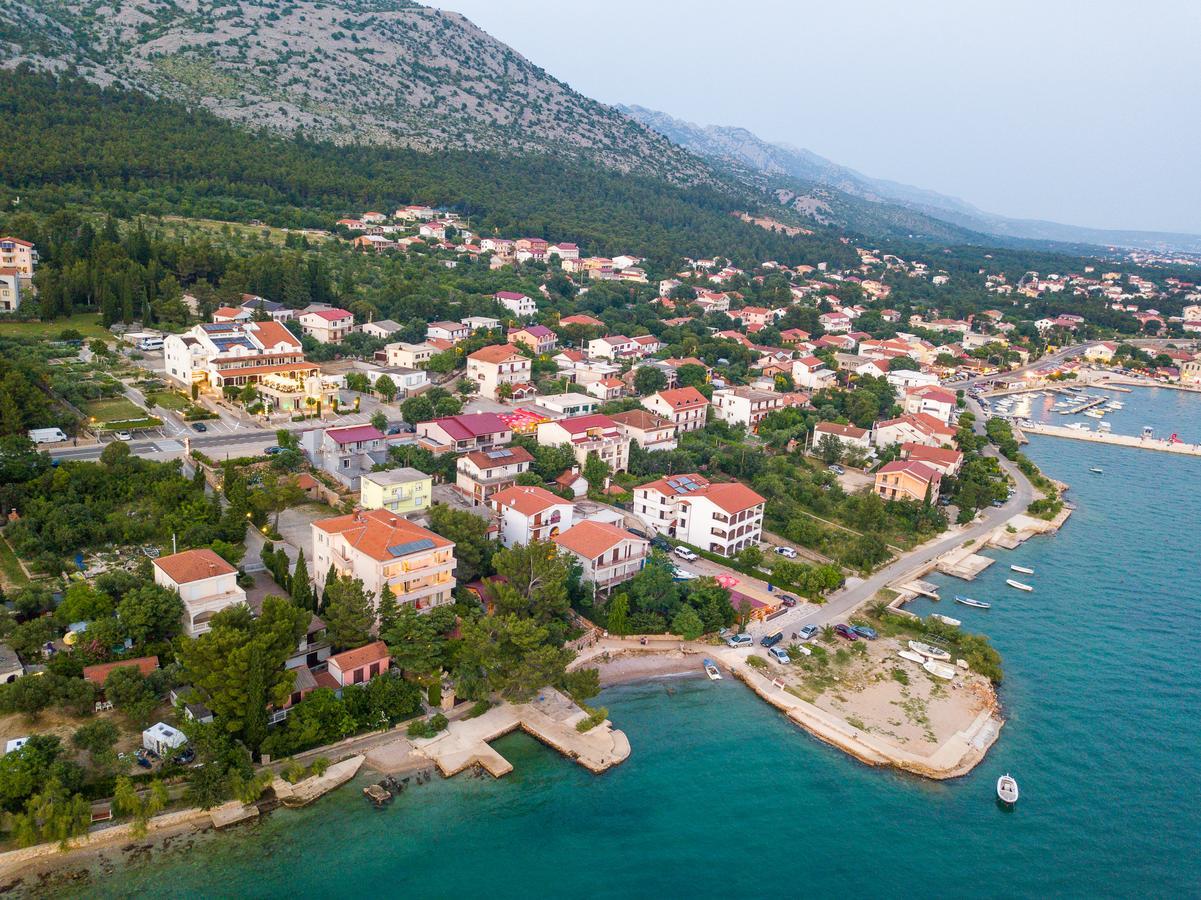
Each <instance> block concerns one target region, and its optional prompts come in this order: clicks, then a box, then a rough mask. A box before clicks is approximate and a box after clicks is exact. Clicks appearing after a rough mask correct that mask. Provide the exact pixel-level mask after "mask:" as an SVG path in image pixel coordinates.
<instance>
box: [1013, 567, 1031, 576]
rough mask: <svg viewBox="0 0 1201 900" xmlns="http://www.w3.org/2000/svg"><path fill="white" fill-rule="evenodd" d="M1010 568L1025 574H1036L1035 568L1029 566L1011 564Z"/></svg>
mask: <svg viewBox="0 0 1201 900" xmlns="http://www.w3.org/2000/svg"><path fill="white" fill-rule="evenodd" d="M1009 568H1011V569H1012V570H1013V571H1015V572H1021V573H1022V574H1023V575H1033V574H1034V570H1033V569H1031V568H1029V567H1028V566H1010V567H1009Z"/></svg>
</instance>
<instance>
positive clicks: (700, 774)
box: [86, 391, 1201, 898]
mask: <svg viewBox="0 0 1201 900" xmlns="http://www.w3.org/2000/svg"><path fill="white" fill-rule="evenodd" d="M1165 395H1166V396H1165ZM1179 399H1180V395H1178V394H1174V393H1171V392H1167V391H1159V392H1145V393H1143V394H1141V395H1140V397H1139V399H1138V401H1137V402H1138V404H1139V406H1140V407H1142V408H1141V409H1140V410H1133V409H1132V407H1134V405H1135V403H1134V402H1131V404H1130V406H1129V407H1128V410H1131V412H1132V414H1135V413H1138V414H1137V415H1135V418H1137V419H1138V421H1139V422H1142V421H1143V420H1147V421H1148V422H1150V421H1152V420H1153V419H1154V420H1156V421H1158V418H1155V417H1161V418H1163V419H1165V420H1166V419H1167V418H1168V417H1169V416H1172V417H1177V418H1179V419H1180V424H1179V425H1178V426H1176V427H1178V428H1179V429H1181V430H1183V429H1185V428H1186V426H1187V428H1188V429H1189V430H1190V431H1191V433H1193V434H1197V433H1201V428H1198V425H1199V424H1201V398H1188V399H1189V400H1191V401H1192V402H1191V404H1190V405H1188V406H1187V407H1180V408H1177V407H1176V406H1175V404H1177V403H1178V401H1179ZM1160 403H1166V404H1170V405H1171V408H1170V409H1159V408H1157V405H1158V404H1160ZM1115 428H1116V426H1115ZM1029 452H1030V454H1031V456H1032V457H1033V458H1034V459H1035V460H1037V461H1038V462H1039V463H1040V464H1041V465H1042V466H1043V467H1044V468H1045V469H1046V470H1047V471H1048V473H1049V474H1052V475H1054V476H1055V477H1058V478H1060V479H1062V480H1065V481H1067V482H1069V483H1070V484H1071V485H1072V490H1071V493H1070V495H1069V496H1070V497H1071V499H1073V500H1074V501H1075V502H1076V503H1077V505H1078V507H1079V508H1078V510H1077V512H1076V513H1075V514H1074V515H1073V516H1072V518H1071V519H1070V520H1069V522H1068V524H1067V525H1066V526H1065V527H1064V529H1063V530H1062V531H1061V532H1060V533H1059V534H1058V535H1057V536H1055V537H1053V538H1038V539H1035V540H1033V541H1031V542H1029V543H1027V544H1026V545H1024V546H1023V547H1022V548H1020V549H1018V550H1017V551H1015V552H1013V553H1006V552H1003V551H989V553H990V555H994V556H995V557H996V558H997V560H998V562H997V563H996V564H995V565H994V566H992V567H991V568H990V569H989V570H988V571H986V572H985V573H984V574H983V575H982V576H981V577H980V578H979V579H977V580H976V581H975V582H973V583H972V584H970V585H965V584H964V583H962V582H957V581H954V580H953V579H942V584H943V586H944V593H945V595H946V596H947V597H948V599H947V600H943V601H942V602H941V603H939V604H934V603H933V602H930V601H924V602H923V603H922V604H920V605H917V606H915V607H914V609H915V610H916V611H918V612H922V613H925V612H929V611H931V610H933V609H935V608H939V609H940V610H941V611H942V612H944V613H946V614H949V615H953V616H955V617H957V618H961V619H963V620H964V622H965V625H967V626H969V627H972V628H974V629H977V630H980V631H983V632H986V633H987V634H989V635H990V636H991V637H992V638H993V640H994V641H995V643H996V644H997V646H998V647H999V648H1000V650H1001V651H1002V653H1003V655H1004V658H1005V667H1006V675H1007V677H1006V680H1005V683H1004V685H1003V686H1002V689H1001V697H1002V702H1003V703H1004V706H1005V714H1006V718H1007V724H1006V726H1005V728H1004V729H1003V731H1002V734H1001V738H1000V741H999V742H998V743H997V744H996V746H995V747H994V748H993V750H992V752H991V753H990V754H989V757H988V758H987V759H986V760H985V761H984V763H983V764H982V765H981V766H979V767H978V768H977V770H976V771H975V772H974V773H972V774H971V775H969V776H968V777H966V778H963V779H960V780H958V781H955V782H952V783H930V782H927V781H923V780H921V779H918V778H914V777H909V776H905V775H901V774H897V773H893V772H889V771H883V770H875V769H869V768H868V767H866V766H863V765H861V764H859V763H857V762H855V761H853V760H850V759H848V758H847V757H845V756H843V755H842V754H841V753H839V752H837V751H835V750H832V749H830V748H828V747H826V746H825V745H823V744H821V743H819V742H817V741H815V740H813V739H812V738H810V737H808V736H807V735H806V734H804V733H803V732H801V731H800V730H798V729H797V728H796V727H794V726H793V725H791V724H790V723H789V722H787V721H786V720H785V719H783V718H782V717H781V716H780V715H779V714H777V713H776V712H775V711H774V710H772V709H771V708H769V707H767V706H766V705H765V704H763V703H762V702H760V701H759V700H757V699H756V698H755V697H754V696H753V695H751V694H750V693H749V692H748V691H747V690H746V689H745V688H743V687H742V686H741V685H739V684H737V683H736V682H734V681H733V680H730V679H727V680H725V681H722V682H720V683H716V684H715V683H710V682H708V681H705V680H702V679H697V678H683V679H671V680H661V681H657V682H651V683H645V684H640V685H632V686H624V687H620V688H614V689H611V690H609V691H606V692H605V694H604V695H603V697H602V698H601V702H602V703H604V704H605V705H606V706H608V707H609V709H610V712H611V714H612V717H613V719H614V721H615V722H617V724H618V726H619V727H621V728H623V729H624V730H625V731H626V732H627V733H628V734H629V735H630V739H631V743H632V745H633V750H634V752H633V755H632V756H631V757H630V759H629V760H628V761H627V762H626V764H624V765H622V766H620V767H618V768H617V769H615V770H613V771H611V772H609V773H607V774H605V775H603V776H600V777H594V776H592V775H589V774H588V773H586V772H585V771H583V770H582V769H581V768H579V767H578V766H576V765H575V764H573V763H570V762H567V761H565V760H563V759H561V758H560V757H559V756H557V755H556V754H554V753H552V752H551V751H549V750H546V749H545V748H543V747H541V746H540V745H539V744H537V743H535V742H534V741H533V740H532V739H530V738H528V737H525V736H523V735H513V736H510V737H508V738H505V739H503V740H502V741H500V742H498V744H497V747H498V749H499V750H500V751H501V752H502V753H503V754H504V755H505V756H506V757H508V758H509V759H510V760H511V761H512V762H513V764H514V766H515V767H516V770H515V772H514V773H513V774H511V775H509V776H507V777H505V778H503V779H501V780H499V781H493V780H492V779H472V778H465V777H459V778H455V779H452V780H450V781H435V782H433V783H431V784H429V785H425V786H422V787H420V788H416V789H413V790H410V791H408V792H406V793H405V794H404V795H403V796H402V797H401V798H400V800H398V802H396V803H394V804H393V805H392V806H391V807H389V808H387V809H385V810H382V811H375V810H372V809H370V808H368V806H367V805H366V801H365V800H364V799H363V798H362V796H361V795H360V794H359V793H358V791H357V790H353V789H349V788H348V789H344V790H342V791H340V792H338V793H337V794H335V795H333V796H331V797H328V798H326V799H324V800H322V801H321V802H320V803H318V804H316V805H315V806H314V807H312V808H309V809H306V810H302V811H299V812H294V813H293V812H281V813H277V814H275V815H272V816H270V817H269V818H267V819H266V821H263V822H261V823H258V824H256V825H253V826H250V827H248V828H242V829H237V830H235V831H233V832H230V833H226V834H220V835H215V836H208V837H202V838H200V839H197V840H196V841H195V842H194V843H193V842H180V843H177V844H176V845H175V846H174V848H173V849H170V850H168V851H165V852H164V853H162V854H161V855H159V856H158V857H156V858H155V859H153V860H152V861H150V862H149V863H146V864H143V865H136V866H130V867H127V868H123V869H120V870H119V871H118V874H116V875H113V876H111V877H109V878H107V879H105V880H102V881H99V882H97V883H95V884H93V885H92V886H91V887H90V888H89V889H88V890H87V891H86V894H87V896H132V895H136V894H147V893H151V892H154V893H160V894H166V895H169V896H172V897H201V896H233V895H237V896H240V897H282V896H287V895H289V894H295V895H303V896H305V897H327V896H340V895H346V894H352V893H353V894H364V893H367V892H372V893H376V894H382V895H384V896H395V895H402V894H403V895H409V896H417V897H422V898H425V897H464V896H475V895H480V894H484V893H488V894H490V895H492V896H496V897H518V896H530V895H533V896H566V897H573V896H597V897H646V896H659V897H667V896H678V895H681V894H688V895H689V896H693V897H741V896H753V895H754V896H763V895H768V894H772V893H777V894H778V893H781V892H783V894H784V895H786V896H798V895H801V894H807V893H810V892H812V891H822V892H826V893H835V894H837V895H839V896H842V895H860V896H871V897H909V896H913V895H914V894H923V895H927V894H931V893H937V894H942V895H949V896H962V895H971V896H983V897H1010V896H1019V897H1034V896H1047V895H1056V896H1062V895H1072V896H1075V895H1081V894H1091V895H1095V896H1135V895H1139V896H1147V895H1150V896H1156V897H1162V896H1172V897H1175V896H1197V895H1199V894H1201V854H1199V853H1198V850H1197V841H1198V838H1201V808H1199V804H1198V800H1199V799H1201V776H1199V774H1198V763H1199V761H1201V759H1199V758H1201V751H1199V750H1198V748H1199V747H1201V720H1199V717H1198V708H1197V707H1198V701H1199V700H1201V666H1199V665H1198V654H1197V651H1196V649H1195V644H1194V641H1195V640H1196V637H1197V635H1198V633H1201V589H1199V588H1198V584H1197V581H1198V575H1199V574H1201V566H1199V565H1198V563H1197V557H1196V539H1197V525H1198V522H1201V492H1198V491H1197V490H1196V485H1197V484H1198V479H1199V478H1201V460H1197V459H1192V458H1186V457H1176V456H1171V455H1169V454H1161V453H1152V452H1147V451H1137V450H1130V449H1124V448H1118V447H1110V446H1105V445H1093V444H1086V443H1081V442H1073V441H1066V440H1056V439H1053V438H1035V439H1034V443H1033V444H1032V445H1031V446H1030V448H1029ZM1095 465H1100V466H1102V467H1103V468H1104V469H1105V475H1103V476H1097V475H1093V474H1090V473H1089V468H1090V467H1091V466H1095ZM1011 562H1017V563H1019V564H1022V565H1028V566H1031V567H1033V568H1034V569H1035V574H1034V575H1033V576H1020V577H1022V578H1023V579H1024V580H1027V581H1030V582H1031V583H1033V584H1034V585H1035V586H1036V590H1035V592H1034V593H1032V594H1024V593H1021V592H1019V591H1014V590H1012V589H1010V588H1008V587H1006V586H1005V578H1006V577H1008V576H1009V575H1010V574H1011V573H1010V572H1009V569H1008V567H1009V564H1010V563H1011ZM935 580H938V579H935ZM964 592H966V593H970V594H971V595H972V596H974V597H978V598H980V599H987V600H990V601H993V602H994V607H993V609H991V610H989V611H979V610H972V609H967V608H965V607H962V606H958V605H956V604H954V603H952V602H950V600H949V598H950V597H951V596H952V595H953V594H954V593H964ZM1007 771H1009V772H1012V773H1013V774H1014V775H1015V776H1016V777H1017V778H1018V780H1019V781H1020V783H1021V788H1022V799H1021V802H1020V803H1019V804H1018V807H1017V809H1016V810H1014V811H1012V812H1005V811H1003V810H1001V809H1000V808H998V806H997V805H996V803H995V801H994V783H995V781H996V778H997V776H998V775H1000V774H1002V773H1004V772H1007Z"/></svg>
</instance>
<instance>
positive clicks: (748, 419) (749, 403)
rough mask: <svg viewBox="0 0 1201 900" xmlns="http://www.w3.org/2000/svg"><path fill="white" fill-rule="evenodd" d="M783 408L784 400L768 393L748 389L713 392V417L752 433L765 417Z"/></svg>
mask: <svg viewBox="0 0 1201 900" xmlns="http://www.w3.org/2000/svg"><path fill="white" fill-rule="evenodd" d="M783 408H784V398H783V397H781V396H780V395H779V394H776V393H772V392H769V391H759V390H755V389H754V388H748V387H732V388H723V389H722V390H718V391H714V392H713V415H714V416H716V417H717V418H718V419H720V420H721V421H723V422H729V423H730V424H731V425H742V426H744V427H746V428H749V429H751V430H752V431H754V430H756V429H757V428H758V427H759V423H760V422H762V421H763V419H764V418H765V417H766V416H769V415H771V414H772V413H773V412H775V411H776V410H778V409H783Z"/></svg>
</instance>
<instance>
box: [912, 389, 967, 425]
mask: <svg viewBox="0 0 1201 900" xmlns="http://www.w3.org/2000/svg"><path fill="white" fill-rule="evenodd" d="M956 405H957V401H956V398H955V394H954V393H953V392H952V391H948V390H947V389H946V388H941V387H934V386H931V387H919V388H910V389H909V390H908V391H906V392H905V401H904V409H905V412H907V413H910V414H911V415H916V414H917V413H926V414H927V415H930V416H933V417H934V418H936V419H938V421H940V422H942V423H944V424H945V423H947V422H950V421H951V413H953V412H954V411H955V407H956Z"/></svg>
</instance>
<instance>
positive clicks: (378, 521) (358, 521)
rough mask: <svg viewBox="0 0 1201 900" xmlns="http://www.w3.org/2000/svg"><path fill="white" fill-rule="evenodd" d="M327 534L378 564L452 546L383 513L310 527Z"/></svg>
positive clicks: (361, 514)
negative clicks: (339, 536)
mask: <svg viewBox="0 0 1201 900" xmlns="http://www.w3.org/2000/svg"><path fill="white" fill-rule="evenodd" d="M313 526H314V527H315V528H320V529H321V530H322V531H324V532H326V533H327V534H340V535H342V536H343V538H345V539H346V542H347V543H348V544H349V545H350V546H351V547H354V548H355V549H356V550H358V551H359V552H360V553H364V554H366V555H367V556H370V557H371V558H372V559H374V560H378V561H379V562H387V561H388V560H392V559H397V558H399V557H401V556H407V555H408V554H410V553H417V552H419V551H423V550H433V549H443V548H447V547H453V546H454V544H453V543H452V542H451V541H448V540H447V539H446V538H444V537H442V536H441V535H438V534H434V532H432V531H429V530H427V529H425V528H422V527H421V526H420V525H417V524H415V523H413V522H410V521H409V520H408V519H404V518H401V517H400V516H398V515H396V513H394V512H390V511H388V510H386V509H371V510H367V511H366V512H357V513H351V514H350V515H347V516H335V517H333V518H332V519H320V520H318V521H316V522H314V523H313Z"/></svg>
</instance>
